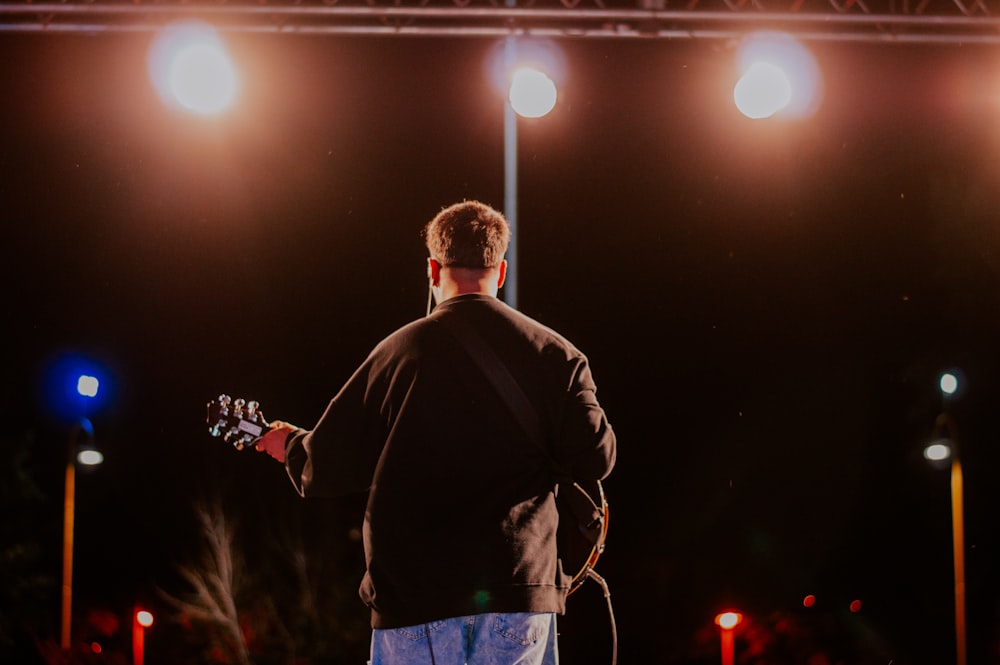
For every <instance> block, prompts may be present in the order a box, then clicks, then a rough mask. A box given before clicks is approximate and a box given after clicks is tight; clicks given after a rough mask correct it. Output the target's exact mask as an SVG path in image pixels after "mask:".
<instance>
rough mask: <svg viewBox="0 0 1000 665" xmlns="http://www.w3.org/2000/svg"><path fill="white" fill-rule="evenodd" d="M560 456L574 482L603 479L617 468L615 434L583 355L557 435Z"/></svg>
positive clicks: (576, 364) (560, 460)
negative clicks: (598, 398)
mask: <svg viewBox="0 0 1000 665" xmlns="http://www.w3.org/2000/svg"><path fill="white" fill-rule="evenodd" d="M556 456H557V459H558V461H559V463H560V466H562V467H563V468H564V469H565V471H566V473H568V475H569V476H570V477H571V479H573V480H601V479H603V478H605V477H607V475H608V474H609V473H611V470H612V469H613V468H614V465H615V460H616V457H617V440H616V438H615V433H614V430H613V429H612V428H611V424H610V423H609V422H608V418H607V416H606V415H605V413H604V409H603V408H601V405H600V403H599V402H598V401H597V387H596V385H595V384H594V379H593V377H592V376H591V372H590V366H589V364H588V362H587V359H586V357H584V356H582V355H581V356H579V357H578V358H577V359H576V363H575V366H574V367H573V371H572V374H571V378H570V381H569V387H568V390H567V394H566V403H565V406H564V409H563V411H562V418H561V422H560V423H559V426H558V433H557V436H556Z"/></svg>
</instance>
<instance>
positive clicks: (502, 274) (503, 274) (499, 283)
mask: <svg viewBox="0 0 1000 665" xmlns="http://www.w3.org/2000/svg"><path fill="white" fill-rule="evenodd" d="M506 281H507V259H504V260H503V261H501V262H500V276H499V277H497V288H498V289H499V288H500V287H502V286H503V283H504V282H506Z"/></svg>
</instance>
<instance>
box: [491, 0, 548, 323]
mask: <svg viewBox="0 0 1000 665" xmlns="http://www.w3.org/2000/svg"><path fill="white" fill-rule="evenodd" d="M514 4H515V3H514V1H513V0H507V5H508V6H514ZM500 58H501V61H502V70H503V79H504V81H505V83H506V85H507V89H506V95H507V97H506V100H505V101H504V106H503V137H504V138H503V163H504V169H503V173H504V195H503V211H504V216H505V217H506V218H507V221H508V222H509V223H510V235H511V239H510V245H509V246H508V247H507V279H506V283H505V286H504V301H505V302H506V303H507V304H508V305H510V306H511V307H513V308H515V309H517V292H518V276H517V272H518V270H517V268H518V257H517V237H518V236H517V117H518V116H519V115H520V116H524V117H528V118H540V117H542V116H544V115H546V114H547V113H548V112H549V111H551V110H552V108H553V107H554V106H555V103H556V96H557V92H556V87H555V83H554V82H553V81H552V79H551V78H549V76H548V75H547V74H545V73H544V72H542V70H541V66H542V64H540V63H535V62H533V61H534V60H537V59H541V60H546V59H549V60H555V59H556V58H555V56H554V54H553V52H552V49H551V48H548V47H541V46H539V45H538V44H525V43H524V42H519V41H518V39H517V38H516V37H515V36H513V35H511V36H508V37H507V38H506V39H505V40H504V43H503V49H502V51H501V55H500ZM546 64H548V65H549V66H550V67H557V65H555V64H552V63H546Z"/></svg>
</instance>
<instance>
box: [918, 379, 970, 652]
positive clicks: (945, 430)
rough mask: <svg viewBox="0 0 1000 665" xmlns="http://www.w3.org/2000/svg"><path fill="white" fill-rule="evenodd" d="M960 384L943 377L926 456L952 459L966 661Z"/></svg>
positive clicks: (960, 636) (958, 629) (958, 644)
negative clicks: (955, 398)
mask: <svg viewBox="0 0 1000 665" xmlns="http://www.w3.org/2000/svg"><path fill="white" fill-rule="evenodd" d="M957 388H958V380H957V379H956V378H955V376H954V375H953V374H945V375H943V376H942V377H941V392H942V397H943V400H944V408H943V410H942V411H941V413H940V415H938V417H937V419H936V420H935V422H934V435H933V437H932V441H931V444H930V445H928V446H927V447H926V448H925V449H924V457H925V458H927V459H928V460H931V461H932V462H943V461H945V460H947V459H949V458H950V459H951V544H952V557H953V561H954V572H955V661H956V663H957V665H966V620H965V508H964V501H963V494H964V490H963V485H964V481H963V476H962V461H961V456H960V455H959V447H958V428H957V427H956V425H955V421H954V419H953V418H952V417H951V415H950V414H949V412H948V408H947V402H948V399H949V398H950V397H951V395H953V394H954V393H955V391H956V390H957Z"/></svg>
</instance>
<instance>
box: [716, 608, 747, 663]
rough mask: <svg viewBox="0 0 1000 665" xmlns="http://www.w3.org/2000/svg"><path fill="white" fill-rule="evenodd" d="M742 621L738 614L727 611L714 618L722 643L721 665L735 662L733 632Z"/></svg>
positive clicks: (740, 615)
mask: <svg viewBox="0 0 1000 665" xmlns="http://www.w3.org/2000/svg"><path fill="white" fill-rule="evenodd" d="M742 621H743V615H742V614H740V613H739V612H733V611H727V612H722V613H721V614H719V615H717V616H716V617H715V625H716V626H718V627H719V628H720V636H721V641H722V665H733V663H734V662H735V660H736V640H735V636H734V634H733V631H734V630H735V629H736V626H738V625H740V623H741V622H742Z"/></svg>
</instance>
